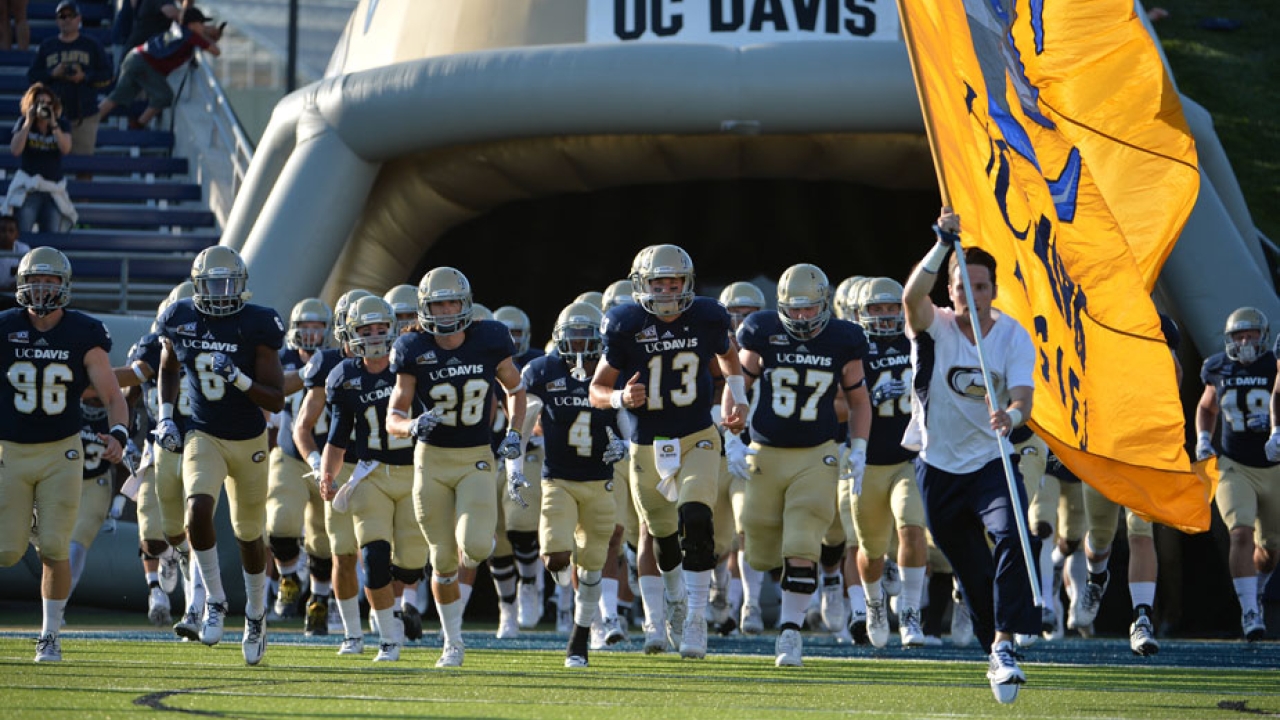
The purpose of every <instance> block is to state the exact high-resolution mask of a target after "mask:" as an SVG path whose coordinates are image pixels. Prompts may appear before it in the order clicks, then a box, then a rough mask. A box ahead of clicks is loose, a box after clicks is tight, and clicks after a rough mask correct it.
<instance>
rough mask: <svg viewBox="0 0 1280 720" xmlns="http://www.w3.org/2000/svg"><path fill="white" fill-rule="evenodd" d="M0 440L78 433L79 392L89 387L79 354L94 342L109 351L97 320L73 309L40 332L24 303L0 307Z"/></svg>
mask: <svg viewBox="0 0 1280 720" xmlns="http://www.w3.org/2000/svg"><path fill="white" fill-rule="evenodd" d="M0 338H4V339H5V343H4V345H3V347H4V350H0V358H2V360H0V363H3V369H4V376H5V382H0V440H8V441H10V442H19V443H46V442H53V441H55V440H62V439H64V438H68V437H71V436H72V435H78V434H79V433H80V425H81V423H80V395H81V394H83V393H84V390H85V388H87V387H89V372H88V370H86V369H85V364H84V358H85V355H87V354H88V352H89V351H90V350H92V349H93V348H95V347H98V348H102V350H103V351H104V352H111V335H110V334H109V333H108V332H107V328H106V326H105V325H103V324H102V323H101V322H100V321H98V320H96V319H94V318H92V317H90V316H88V315H85V314H84V313H82V312H79V311H77V310H65V311H63V315H62V319H61V320H59V321H58V324H57V325H54V326H53V327H52V328H50V329H49V330H48V331H46V332H42V331H40V330H37V329H36V328H35V327H34V326H32V324H31V318H30V316H29V315H28V314H27V310H26V308H13V309H12V310H6V311H4V312H0Z"/></svg>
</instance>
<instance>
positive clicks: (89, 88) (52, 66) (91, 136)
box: [27, 0, 113, 155]
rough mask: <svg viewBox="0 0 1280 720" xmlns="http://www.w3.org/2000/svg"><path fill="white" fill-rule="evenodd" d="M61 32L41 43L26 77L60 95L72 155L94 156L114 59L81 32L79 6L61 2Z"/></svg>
mask: <svg viewBox="0 0 1280 720" xmlns="http://www.w3.org/2000/svg"><path fill="white" fill-rule="evenodd" d="M57 18H58V34H57V35H56V36H54V37H51V38H49V39H48V40H45V41H44V42H42V43H40V49H39V50H38V51H36V59H35V61H33V62H32V63H31V68H30V69H29V70H27V79H29V80H30V81H31V82H33V83H37V82H38V83H44V84H45V85H46V86H48V87H49V89H50V90H53V91H54V92H55V93H57V94H58V98H59V99H61V100H62V108H63V111H64V112H65V113H66V118H67V120H68V121H70V123H71V154H72V155H92V154H93V149H94V146H95V145H97V140H98V91H99V90H100V89H102V88H105V87H106V86H107V85H109V84H110V83H111V78H112V75H113V73H112V69H111V59H110V58H109V57H107V52H106V50H104V49H103V47H102V44H101V43H99V42H98V41H97V40H95V39H94V38H92V37H90V36H88V35H84V34H82V33H81V32H80V7H79V6H78V5H76V3H75V2H74V1H73V0H62V2H60V3H58V9H57Z"/></svg>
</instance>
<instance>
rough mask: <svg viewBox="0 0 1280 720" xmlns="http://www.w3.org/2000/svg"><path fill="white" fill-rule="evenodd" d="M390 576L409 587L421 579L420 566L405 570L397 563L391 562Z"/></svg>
mask: <svg viewBox="0 0 1280 720" xmlns="http://www.w3.org/2000/svg"><path fill="white" fill-rule="evenodd" d="M391 577H393V578H395V579H396V580H399V581H400V582H402V583H404V584H405V585H408V586H409V587H413V586H414V585H417V584H418V581H419V580H421V579H422V568H418V569H417V570H406V569H405V568H402V567H400V566H399V565H395V564H392V566H391Z"/></svg>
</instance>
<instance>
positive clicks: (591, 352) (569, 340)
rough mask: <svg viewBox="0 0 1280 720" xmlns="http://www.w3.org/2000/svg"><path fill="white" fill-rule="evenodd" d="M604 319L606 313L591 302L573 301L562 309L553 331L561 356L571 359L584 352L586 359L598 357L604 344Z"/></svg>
mask: <svg viewBox="0 0 1280 720" xmlns="http://www.w3.org/2000/svg"><path fill="white" fill-rule="evenodd" d="M603 320H604V315H603V314H602V313H601V312H600V311H599V310H598V309H597V308H596V306H594V305H592V304H591V303H585V302H573V303H570V304H569V305H568V306H566V307H565V309H563V310H561V311H560V314H559V315H558V316H557V317H556V324H555V328H554V329H552V331H551V339H552V340H553V341H554V342H555V344H556V350H557V351H558V352H559V353H560V355H561V357H563V358H564V359H565V360H570V359H571V358H573V357H575V356H576V355H577V354H578V353H582V359H583V360H584V361H587V362H590V361H592V360H596V359H598V358H599V357H600V349H601V347H602V346H603V344H604V339H603V338H602V337H601V336H600V323H601V321H603ZM574 343H579V344H580V345H579V347H577V348H575V347H574Z"/></svg>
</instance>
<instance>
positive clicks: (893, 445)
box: [862, 335, 916, 465]
mask: <svg viewBox="0 0 1280 720" xmlns="http://www.w3.org/2000/svg"><path fill="white" fill-rule="evenodd" d="M888 340H889V342H885V341H884V340H882V339H880V338H873V339H871V340H870V342H869V343H868V346H867V356H866V357H865V358H863V359H862V368H863V370H864V371H866V374H867V393H868V394H872V396H873V397H874V392H875V389H876V387H877V386H879V385H882V384H885V383H888V382H892V381H894V380H897V381H899V382H901V383H903V385H904V386H905V387H906V391H905V392H903V393H902V395H901V396H899V397H898V398H896V399H892V400H884V401H882V402H881V403H880V404H879V405H872V406H871V435H870V437H868V438H867V464H868V465H897V464H898V463H902V462H906V461H907V460H910V459H911V458H913V457H915V456H916V453H915V452H913V451H911V450H908V449H906V448H904V447H902V433H904V432H906V429H907V424H908V423H910V422H911V340H910V339H909V338H907V336H906V335H897V336H895V337H893V338H888Z"/></svg>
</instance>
